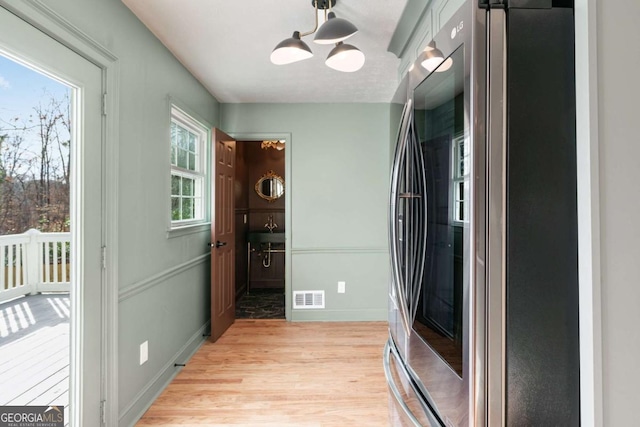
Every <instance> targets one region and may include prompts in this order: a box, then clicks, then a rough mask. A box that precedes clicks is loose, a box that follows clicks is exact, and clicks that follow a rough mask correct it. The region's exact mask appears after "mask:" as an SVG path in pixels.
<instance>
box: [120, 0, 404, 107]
mask: <svg viewBox="0 0 640 427" xmlns="http://www.w3.org/2000/svg"><path fill="white" fill-rule="evenodd" d="M122 1H123V3H124V4H125V5H127V7H129V9H131V11H132V12H133V13H134V14H135V15H136V16H137V17H138V18H139V19H140V20H141V21H142V22H143V23H144V24H145V25H146V26H147V27H148V28H149V29H150V30H151V31H152V32H153V33H154V34H155V35H156V37H158V39H160V41H161V42H162V43H163V44H164V45H165V46H166V47H167V48H168V49H169V50H170V51H171V52H172V53H173V54H174V55H175V56H176V57H177V58H178V60H180V62H182V64H184V66H185V67H186V68H187V69H188V70H189V71H191V73H192V74H193V75H194V76H195V77H196V78H197V79H198V80H199V81H200V82H201V83H202V84H203V85H204V86H205V87H206V88H207V89H208V90H209V92H211V93H212V94H213V95H214V96H215V97H216V98H217V99H218V100H219V101H220V102H223V103H255V102H268V103H297V102H389V101H391V99H392V97H393V94H394V92H395V90H396V88H397V87H398V83H399V82H398V65H399V59H397V58H396V57H395V55H394V54H392V53H390V52H387V46H388V45H389V41H390V40H391V36H392V34H393V32H394V30H395V28H396V24H397V22H398V20H399V18H400V15H401V14H402V10H403V9H404V6H405V4H406V2H407V0H337V3H336V6H335V7H334V9H333V11H334V12H335V13H336V15H337V16H338V17H339V18H345V19H348V20H349V21H351V22H352V23H353V24H354V25H355V26H356V27H358V30H359V31H358V33H356V34H355V35H354V36H352V37H351V38H350V39H349V40H348V41H347V42H346V43H349V44H353V45H354V46H356V47H358V48H359V49H360V50H361V51H362V52H364V54H365V55H366V62H365V64H364V67H362V69H360V70H359V71H357V72H354V73H342V72H339V71H335V70H333V69H331V68H329V67H327V66H326V65H325V64H324V60H325V59H326V57H327V55H328V54H329V52H330V51H331V49H332V48H333V45H318V44H316V43H313V36H307V37H304V38H303V40H304V41H305V42H306V43H307V44H308V45H309V47H310V48H311V50H312V51H313V53H314V56H313V58H311V59H308V60H306V61H302V62H298V63H294V64H289V65H274V64H272V63H271V62H270V60H269V55H270V54H271V51H272V50H273V48H274V47H275V46H276V45H277V44H278V43H279V42H280V41H282V40H284V39H286V38H288V37H291V34H292V33H293V31H294V30H298V31H300V32H305V31H309V30H311V29H313V26H314V23H315V18H314V8H313V6H312V3H311V0H271V1H268V0H181V1H177V0H122Z"/></svg>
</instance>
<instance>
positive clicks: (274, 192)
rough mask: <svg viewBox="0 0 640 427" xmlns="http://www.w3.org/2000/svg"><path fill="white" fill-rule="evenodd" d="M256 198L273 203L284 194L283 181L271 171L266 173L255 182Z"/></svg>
mask: <svg viewBox="0 0 640 427" xmlns="http://www.w3.org/2000/svg"><path fill="white" fill-rule="evenodd" d="M256 193H258V196H260V197H262V198H263V199H265V200H267V201H268V202H273V201H274V200H277V199H279V198H280V197H282V195H283V194H284V179H282V177H281V176H280V175H278V174H276V173H275V172H273V171H268V172H267V173H265V174H264V175H262V177H260V179H259V180H258V182H256Z"/></svg>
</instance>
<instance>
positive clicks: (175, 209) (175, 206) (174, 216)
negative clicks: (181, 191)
mask: <svg viewBox="0 0 640 427" xmlns="http://www.w3.org/2000/svg"><path fill="white" fill-rule="evenodd" d="M180 219H182V218H181V217H180V198H179V197H172V198H171V220H172V221H178V220H180Z"/></svg>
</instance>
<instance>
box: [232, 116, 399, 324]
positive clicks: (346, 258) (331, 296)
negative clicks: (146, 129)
mask: <svg viewBox="0 0 640 427" xmlns="http://www.w3.org/2000/svg"><path fill="white" fill-rule="evenodd" d="M390 120H391V106H390V104H223V105H222V112H221V125H222V128H223V129H224V130H225V132H227V133H230V134H232V135H233V134H248V133H249V134H255V135H260V134H276V133H277V134H290V135H291V140H290V141H289V142H288V145H287V147H286V150H290V152H289V156H290V157H289V159H290V163H291V164H290V171H291V172H290V176H285V181H286V191H287V192H289V197H290V198H291V205H290V206H291V212H290V213H291V224H290V225H289V229H290V231H291V241H290V246H289V248H290V251H291V265H290V266H289V267H290V268H291V276H290V282H291V287H292V290H293V291H298V290H325V296H326V304H325V309H318V310H315V309H314V310H309V309H305V310H292V315H291V320H293V321H296V320H385V319H386V316H387V293H388V292H387V289H388V278H389V255H388V248H387V199H388V191H387V190H388V188H389V162H390V154H389V135H390V132H391V130H390ZM340 280H343V281H346V282H347V284H346V293H344V294H338V293H337V282H338V281H340Z"/></svg>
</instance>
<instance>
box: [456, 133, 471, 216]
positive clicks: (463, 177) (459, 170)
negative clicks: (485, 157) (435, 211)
mask: <svg viewBox="0 0 640 427" xmlns="http://www.w3.org/2000/svg"><path fill="white" fill-rule="evenodd" d="M469 166H470V165H469V144H468V142H467V141H465V138H464V134H460V135H457V136H456V137H455V138H454V139H453V179H452V184H453V221H454V222H469V203H468V200H469Z"/></svg>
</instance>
